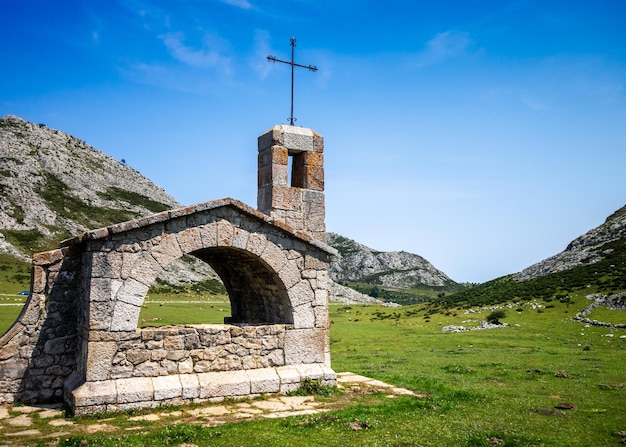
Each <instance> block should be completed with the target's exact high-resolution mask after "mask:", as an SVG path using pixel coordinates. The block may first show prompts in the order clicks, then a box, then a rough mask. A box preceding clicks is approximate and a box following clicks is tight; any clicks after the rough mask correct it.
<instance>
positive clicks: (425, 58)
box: [415, 31, 474, 67]
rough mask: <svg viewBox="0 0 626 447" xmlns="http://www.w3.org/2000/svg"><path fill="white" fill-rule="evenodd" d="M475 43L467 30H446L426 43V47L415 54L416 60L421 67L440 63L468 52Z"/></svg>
mask: <svg viewBox="0 0 626 447" xmlns="http://www.w3.org/2000/svg"><path fill="white" fill-rule="evenodd" d="M473 44H474V41H473V40H472V39H471V38H470V36H469V34H468V33H466V32H462V31H445V32H443V33H439V34H437V35H435V36H434V37H433V38H432V39H430V40H429V41H428V42H427V43H426V48H425V49H424V50H422V51H421V52H420V53H418V54H417V55H416V56H415V62H416V64H417V66H419V67H424V66H428V65H435V64H440V63H442V62H445V61H447V60H449V59H453V58H457V57H460V56H462V55H464V54H466V53H468V52H469V50H470V48H471V46H472V45H473Z"/></svg>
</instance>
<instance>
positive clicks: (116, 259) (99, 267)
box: [91, 251, 122, 278]
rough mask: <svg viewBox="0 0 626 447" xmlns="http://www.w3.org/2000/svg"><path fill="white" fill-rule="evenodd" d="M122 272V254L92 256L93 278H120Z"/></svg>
mask: <svg viewBox="0 0 626 447" xmlns="http://www.w3.org/2000/svg"><path fill="white" fill-rule="evenodd" d="M121 272H122V254H121V253H118V252H115V251H110V252H95V253H93V254H92V255H91V276H92V277H93V278H119V277H120V273H121Z"/></svg>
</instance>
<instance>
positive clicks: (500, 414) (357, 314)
mask: <svg viewBox="0 0 626 447" xmlns="http://www.w3.org/2000/svg"><path fill="white" fill-rule="evenodd" d="M161 304H162V305H161ZM588 304H589V302H588V300H586V299H585V298H584V297H583V296H582V294H573V295H571V299H570V301H569V302H568V303H562V302H558V301H556V302H552V303H550V304H546V303H545V302H536V301H529V302H525V303H523V304H519V305H517V304H516V305H508V306H505V307H504V309H505V311H506V317H505V318H504V319H503V320H502V321H503V322H504V323H507V324H508V325H509V326H508V327H503V328H497V329H489V330H472V331H466V332H460V333H443V332H442V328H443V327H445V326H447V325H457V326H458V325H463V326H466V327H472V326H478V325H479V322H480V320H484V319H485V318H486V316H487V315H488V314H489V313H490V312H491V309H490V308H483V309H478V308H477V309H472V311H473V313H470V312H469V311H467V310H447V311H446V312H447V315H446V314H444V313H435V314H432V313H429V309H428V307H427V306H425V305H417V306H410V307H401V308H383V307H379V306H345V305H342V306H338V305H332V306H331V307H330V318H331V320H332V326H331V352H332V361H333V368H334V369H335V370H336V371H338V372H340V371H352V372H354V373H358V374H363V375H366V376H369V377H373V378H377V379H381V380H384V381H386V382H389V383H392V384H395V385H398V386H402V387H406V388H409V389H412V390H414V391H416V392H419V393H422V394H426V395H427V396H428V397H427V398H412V397H402V398H397V399H381V398H376V396H363V398H362V399H360V400H358V401H355V402H354V403H353V404H352V405H350V406H349V407H348V408H346V409H343V410H338V411H336V412H333V413H332V416H330V415H327V416H325V417H297V418H288V419H284V420H258V421H251V422H245V423H238V424H227V425H223V426H220V427H213V428H211V427H201V426H191V425H186V424H180V425H175V426H165V425H164V424H163V423H158V422H155V423H152V424H148V425H147V426H146V430H144V433H143V434H140V433H135V434H129V433H125V434H124V435H122V436H121V437H118V436H116V437H112V436H110V435H107V434H100V435H80V436H70V437H68V438H67V439H66V440H61V442H60V444H59V445H67V446H70V445H72V446H73V445H93V446H96V445H98V446H121V445H180V444H181V443H193V444H195V445H197V446H231V445H232V446H236V445H237V446H238V445H246V446H255V445H258V446H267V445H296V444H297V445H299V446H321V445H323V446H342V447H344V446H346V445H362V446H492V445H506V446H581V447H582V446H611V445H615V446H617V445H620V443H621V442H622V440H623V438H624V436H622V435H620V434H619V433H621V432H626V390H625V389H624V386H625V384H626V372H625V366H626V339H625V338H621V337H622V336H626V331H625V330H610V329H607V328H598V327H588V326H585V325H584V324H581V323H577V322H574V321H572V317H573V315H574V314H575V313H576V312H577V311H579V310H581V309H582V308H584V307H585V306H586V305H588ZM0 309H1V310H0V312H3V311H4V308H0ZM18 311H19V310H18ZM228 312H229V309H228V303H227V301H226V298H225V297H223V296H222V297H216V296H215V295H211V296H210V297H207V298H205V299H202V298H198V296H195V295H189V296H184V295H179V296H177V297H168V296H150V297H149V299H148V300H147V301H146V307H144V309H143V310H142V317H141V318H142V319H143V320H145V322H143V323H141V324H142V325H161V324H174V323H182V322H185V323H192V322H209V321H206V320H207V319H208V320H212V322H220V321H222V320H223V316H225V315H228ZM594 312H596V311H594ZM597 312H599V314H598V315H600V316H602V317H604V318H607V319H615V320H616V321H614V322H616V323H618V322H621V321H622V320H623V313H621V312H615V311H603V310H601V309H600V310H598V311H597ZM15 315H17V312H15ZM594 316H596V315H595V314H594ZM199 317H202V318H200V320H203V321H196V318H199ZM0 330H1V329H0ZM116 417H117V418H123V417H124V416H123V415H122V416H116ZM355 419H358V420H359V421H363V422H365V423H366V424H365V425H366V426H367V428H365V429H363V430H358V431H354V430H352V429H350V423H351V422H353V421H354V420H355ZM41 445H46V444H44V443H42V444H41Z"/></svg>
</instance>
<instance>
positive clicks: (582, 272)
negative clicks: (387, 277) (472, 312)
mask: <svg viewBox="0 0 626 447" xmlns="http://www.w3.org/2000/svg"><path fill="white" fill-rule="evenodd" d="M579 290H585V291H592V292H597V293H602V294H606V295H612V294H615V293H620V292H623V291H626V207H623V208H621V209H619V210H618V211H616V212H615V213H613V214H612V215H610V216H609V217H608V218H607V219H606V221H605V222H604V223H603V224H602V225H600V226H599V227H597V228H594V229H593V230H590V231H588V232H587V233H585V234H584V235H582V236H580V237H578V238H576V239H574V240H573V241H572V242H571V243H570V244H569V245H568V246H567V248H566V249H565V250H564V251H562V252H561V253H559V254H557V255H554V256H551V257H550V258H548V259H545V260H544V261H541V262H538V263H537V264H534V265H531V266H530V267H528V268H526V269H524V270H523V271H522V272H520V273H518V274H512V275H507V276H503V277H501V278H497V279H494V280H491V281H488V282H486V283H483V284H480V285H477V286H475V287H472V288H470V289H468V290H464V291H461V292H459V293H455V294H453V295H449V296H446V297H445V298H443V299H442V300H440V301H439V302H438V303H437V305H438V306H441V307H442V308H452V307H470V306H486V305H494V304H498V303H504V302H512V301H516V302H519V301H529V300H532V299H543V300H545V301H546V302H551V301H552V300H555V299H556V300H560V301H563V302H568V300H569V298H568V296H569V294H570V293H572V292H575V291H579ZM586 293H591V292H586Z"/></svg>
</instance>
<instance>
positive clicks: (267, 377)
mask: <svg viewBox="0 0 626 447" xmlns="http://www.w3.org/2000/svg"><path fill="white" fill-rule="evenodd" d="M248 377H249V378H250V391H251V392H252V393H253V394H270V393H278V392H279V391H280V377H279V376H278V373H276V370H275V369H274V368H262V369H252V370H248Z"/></svg>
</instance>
